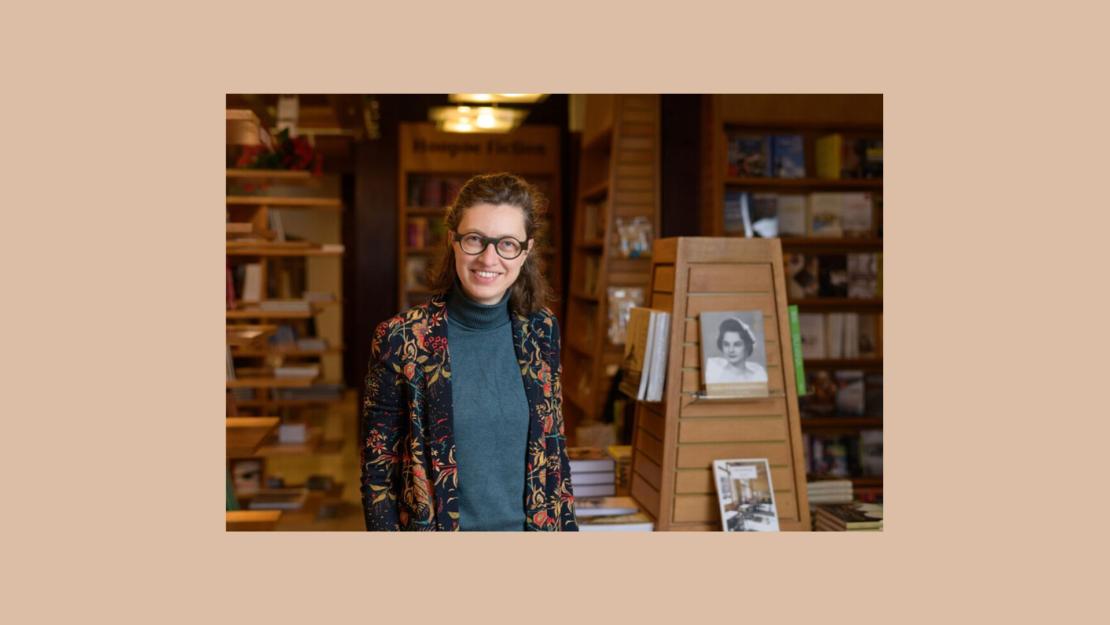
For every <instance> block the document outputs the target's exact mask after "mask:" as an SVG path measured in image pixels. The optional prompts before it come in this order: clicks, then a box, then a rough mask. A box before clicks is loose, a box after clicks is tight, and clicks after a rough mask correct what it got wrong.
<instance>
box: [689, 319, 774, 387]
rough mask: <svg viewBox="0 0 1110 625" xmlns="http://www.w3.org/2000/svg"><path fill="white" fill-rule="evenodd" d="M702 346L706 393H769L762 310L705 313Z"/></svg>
mask: <svg viewBox="0 0 1110 625" xmlns="http://www.w3.org/2000/svg"><path fill="white" fill-rule="evenodd" d="M701 348H702V381H703V382H704V383H705V389H706V395H717V396H729V395H731V396H737V397H766V396H767V395H768V390H767V351H766V348H765V346H764V341H763V313H762V312H761V311H759V310H745V311H728V312H703V313H702V314H701Z"/></svg>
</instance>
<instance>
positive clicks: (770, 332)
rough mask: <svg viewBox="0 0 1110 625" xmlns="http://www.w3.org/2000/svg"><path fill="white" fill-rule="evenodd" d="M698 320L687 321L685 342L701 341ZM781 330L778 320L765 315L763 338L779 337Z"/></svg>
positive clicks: (695, 318) (694, 318)
mask: <svg viewBox="0 0 1110 625" xmlns="http://www.w3.org/2000/svg"><path fill="white" fill-rule="evenodd" d="M698 323H699V321H698V318H697V317H692V318H688V319H686V332H685V334H684V335H683V339H682V340H683V341H684V342H686V343H697V342H698V341H701V334H700V332H701V330H700V326H698ZM778 333H779V328H778V325H777V324H776V319H775V317H773V316H767V315H763V336H764V337H768V338H771V339H772V340H773V339H774V337H776V336H778Z"/></svg>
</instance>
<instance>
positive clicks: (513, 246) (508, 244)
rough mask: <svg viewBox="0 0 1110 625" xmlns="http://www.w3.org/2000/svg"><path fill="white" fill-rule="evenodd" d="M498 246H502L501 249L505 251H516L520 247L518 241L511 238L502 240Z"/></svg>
mask: <svg viewBox="0 0 1110 625" xmlns="http://www.w3.org/2000/svg"><path fill="white" fill-rule="evenodd" d="M497 246H498V247H500V248H501V251H503V252H515V251H517V249H518V248H519V246H518V245H517V243H516V241H512V240H510V239H505V240H503V241H501V242H500V243H498V244H497Z"/></svg>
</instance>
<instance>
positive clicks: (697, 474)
mask: <svg viewBox="0 0 1110 625" xmlns="http://www.w3.org/2000/svg"><path fill="white" fill-rule="evenodd" d="M722 460H724V458H722ZM674 484H675V489H674V492H676V493H683V494H703V495H704V494H715V493H716V492H717V485H716V484H715V483H714V482H713V469H710V468H706V469H683V470H681V471H675V478H674ZM771 484H773V485H775V496H776V497H778V493H779V491H780V490H782V491H784V492H789V489H790V488H791V486H792V485H793V484H794V469H793V468H791V467H790V466H789V465H784V466H773V467H771Z"/></svg>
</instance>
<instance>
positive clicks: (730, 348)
mask: <svg viewBox="0 0 1110 625" xmlns="http://www.w3.org/2000/svg"><path fill="white" fill-rule="evenodd" d="M721 353H723V354H724V356H725V360H727V361H728V362H729V363H730V364H733V365H738V364H740V363H741V362H742V361H743V360H744V339H742V338H740V333H739V332H735V331H732V330H729V331H728V332H725V335H724V336H723V337H721Z"/></svg>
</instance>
